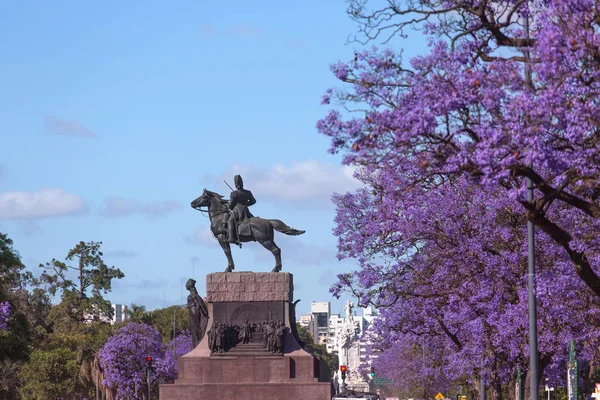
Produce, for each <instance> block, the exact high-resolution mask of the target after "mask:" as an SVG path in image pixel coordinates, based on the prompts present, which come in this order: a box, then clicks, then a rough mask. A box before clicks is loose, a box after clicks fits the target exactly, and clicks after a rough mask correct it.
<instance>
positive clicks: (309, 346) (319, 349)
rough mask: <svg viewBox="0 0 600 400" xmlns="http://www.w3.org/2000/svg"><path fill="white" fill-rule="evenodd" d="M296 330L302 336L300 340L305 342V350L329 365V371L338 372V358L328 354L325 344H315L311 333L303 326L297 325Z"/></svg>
mask: <svg viewBox="0 0 600 400" xmlns="http://www.w3.org/2000/svg"><path fill="white" fill-rule="evenodd" d="M296 329H297V330H298V336H300V340H302V341H303V342H304V350H306V351H308V352H309V353H312V354H314V355H315V356H317V357H319V358H320V359H321V360H323V361H324V362H325V364H326V365H327V368H329V371H331V372H333V371H337V369H338V367H339V360H338V356H337V355H336V354H333V353H328V352H327V346H325V345H324V344H317V343H315V341H314V340H313V337H312V335H311V334H310V332H309V331H308V330H307V329H306V328H304V327H303V326H302V325H300V324H298V323H296Z"/></svg>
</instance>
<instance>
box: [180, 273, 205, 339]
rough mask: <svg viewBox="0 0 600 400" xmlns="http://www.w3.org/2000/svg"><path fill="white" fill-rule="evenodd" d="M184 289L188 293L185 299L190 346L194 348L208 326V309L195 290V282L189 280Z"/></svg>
mask: <svg viewBox="0 0 600 400" xmlns="http://www.w3.org/2000/svg"><path fill="white" fill-rule="evenodd" d="M185 288H186V289H187V290H189V291H190V294H189V296H188V298H187V309H188V311H189V313H190V331H191V334H192V346H193V347H194V348H195V347H196V346H197V345H198V343H200V342H201V341H202V338H204V333H205V332H206V327H207V326H208V308H207V307H206V303H204V300H202V297H200V295H199V294H198V291H197V290H196V281H195V280H193V279H189V280H188V281H187V283H186V284H185Z"/></svg>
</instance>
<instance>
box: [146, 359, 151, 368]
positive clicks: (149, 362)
mask: <svg viewBox="0 0 600 400" xmlns="http://www.w3.org/2000/svg"><path fill="white" fill-rule="evenodd" d="M146 367H148V368H152V357H150V356H147V357H146Z"/></svg>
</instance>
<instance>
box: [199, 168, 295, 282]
mask: <svg viewBox="0 0 600 400" xmlns="http://www.w3.org/2000/svg"><path fill="white" fill-rule="evenodd" d="M234 179H235V185H236V187H237V189H236V190H233V191H232V193H231V199H230V200H229V201H227V200H225V199H224V198H223V196H221V195H220V194H218V193H215V192H211V191H209V190H206V189H204V192H203V193H202V195H201V196H200V197H198V198H197V199H196V200H194V201H192V202H191V206H192V208H193V209H196V210H199V211H205V210H203V209H202V207H207V208H208V217H209V218H210V230H211V232H212V234H213V236H214V238H215V239H216V240H218V242H219V245H220V246H221V248H222V249H223V252H224V253H225V256H226V257H227V269H226V270H225V272H232V271H233V269H234V268H235V265H234V263H233V257H232V256H231V245H230V244H231V243H235V244H240V247H241V243H246V242H259V243H260V244H261V245H262V246H263V247H264V248H265V249H267V250H269V251H270V252H271V253H273V256H275V268H273V272H279V271H281V249H280V248H279V247H277V245H276V244H275V240H274V238H275V231H277V232H281V233H283V234H285V235H291V236H298V235H302V234H303V233H304V231H303V230H300V229H294V228H291V227H289V226H287V225H286V224H285V223H283V222H282V221H281V220H278V219H265V218H258V217H254V216H253V215H252V213H250V211H249V210H248V207H249V206H251V205H253V204H255V203H256V199H255V198H254V196H253V195H252V192H250V191H249V190H246V189H244V183H243V181H242V177H241V176H239V175H236V176H235V178H234Z"/></svg>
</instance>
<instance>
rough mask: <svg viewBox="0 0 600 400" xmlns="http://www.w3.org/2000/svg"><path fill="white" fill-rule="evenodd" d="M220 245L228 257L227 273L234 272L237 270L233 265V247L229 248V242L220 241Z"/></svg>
mask: <svg viewBox="0 0 600 400" xmlns="http://www.w3.org/2000/svg"><path fill="white" fill-rule="evenodd" d="M219 244H220V245H221V248H222V249H223V252H224V253H225V257H227V269H226V270H225V272H232V271H233V269H234V268H235V265H234V264H233V257H232V256H231V247H230V246H229V242H226V241H224V240H219Z"/></svg>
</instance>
